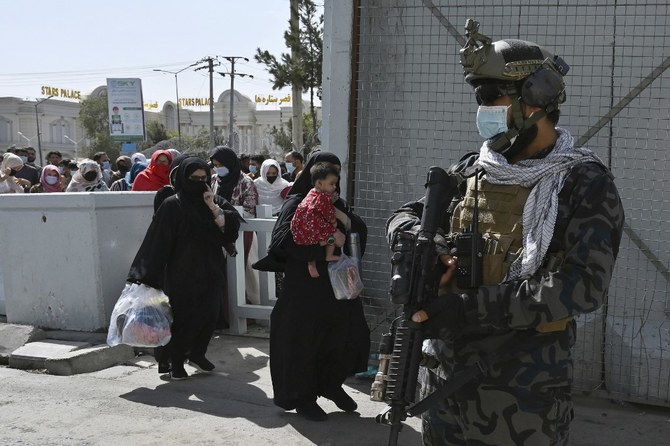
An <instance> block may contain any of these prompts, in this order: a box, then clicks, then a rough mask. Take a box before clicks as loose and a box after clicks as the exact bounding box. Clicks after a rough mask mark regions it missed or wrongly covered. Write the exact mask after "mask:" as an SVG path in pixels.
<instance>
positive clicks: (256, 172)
mask: <svg viewBox="0 0 670 446" xmlns="http://www.w3.org/2000/svg"><path fill="white" fill-rule="evenodd" d="M264 161H265V156H263V155H258V154H256V155H251V156H250V157H249V173H248V174H247V175H249V177H250V178H251V179H252V180H256V179H257V178H259V177H260V175H261V166H262V165H263V162H264Z"/></svg>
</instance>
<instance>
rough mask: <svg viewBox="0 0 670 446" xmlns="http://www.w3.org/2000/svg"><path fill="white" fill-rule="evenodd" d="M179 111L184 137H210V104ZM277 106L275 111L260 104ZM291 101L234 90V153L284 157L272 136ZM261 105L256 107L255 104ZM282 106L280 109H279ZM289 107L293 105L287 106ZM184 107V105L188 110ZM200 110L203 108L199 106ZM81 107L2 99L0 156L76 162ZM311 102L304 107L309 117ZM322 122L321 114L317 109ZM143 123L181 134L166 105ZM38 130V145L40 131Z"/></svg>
mask: <svg viewBox="0 0 670 446" xmlns="http://www.w3.org/2000/svg"><path fill="white" fill-rule="evenodd" d="M106 90H107V87H106V86H101V87H98V88H96V89H95V90H93V91H92V92H91V93H90V95H89V96H93V97H97V96H100V95H103V94H106ZM230 94H231V93H230V90H226V91H224V92H223V93H221V94H220V95H219V96H218V97H217V98H215V101H214V130H215V132H216V133H217V134H220V135H224V136H226V137H227V135H228V134H229V129H228V127H229V122H230ZM180 102H181V103H182V106H180V109H179V118H180V121H181V133H182V136H184V135H190V136H195V135H198V134H199V133H200V132H201V131H202V130H205V131H206V132H209V123H210V119H209V104H208V103H207V104H203V105H204V106H203V107H195V108H194V107H191V108H189V105H190V104H191V103H192V102H193V101H192V100H188V99H182V100H180ZM267 103H270V104H272V103H276V104H277V105H275V106H274V107H272V108H270V107H263V106H262V104H267ZM290 103H291V102H290V100H288V101H286V100H285V99H282V100H279V101H278V100H277V98H272V97H269V98H268V97H258V96H257V97H255V98H254V99H253V100H252V99H251V98H249V97H247V96H245V95H243V94H241V93H240V92H238V91H234V97H233V104H234V105H233V113H234V128H233V131H234V134H235V135H236V136H235V142H234V148H235V149H236V150H237V151H238V152H239V153H249V154H251V153H268V154H270V155H271V156H273V157H277V158H279V157H281V155H282V149H281V148H280V147H278V146H277V145H276V144H275V143H274V139H273V137H272V136H271V134H270V132H271V131H272V128H273V127H277V128H281V127H282V126H284V127H285V126H286V125H288V122H289V121H290V120H291V106H290ZM257 104H258V105H257ZM279 104H281V105H279ZM283 104H289V105H283ZM184 105H186V106H184ZM198 105H199V104H198ZM79 108H80V106H79V102H74V101H72V100H63V99H59V98H58V97H53V98H50V99H47V100H43V99H38V100H37V101H34V100H27V99H26V100H24V99H20V98H14V97H2V98H0V149H1V150H2V152H4V150H6V148H7V147H9V146H11V145H16V146H19V147H21V146H23V147H26V146H29V145H30V146H32V147H34V148H35V149H38V146H39V145H41V147H42V156H43V157H46V154H47V153H48V152H49V151H51V150H58V151H60V152H61V153H62V154H63V156H64V157H70V158H72V157H75V155H78V153H75V152H79V151H80V150H81V149H82V148H84V147H85V146H86V145H87V140H86V138H85V134H84V129H83V128H82V126H81V123H80V122H79ZM308 110H309V103H307V102H305V103H304V111H305V112H308ZM317 116H318V117H319V118H320V116H321V109H320V107H319V108H318V110H317ZM144 117H145V124H146V123H148V122H150V121H160V122H161V123H163V124H164V125H165V127H166V128H167V129H168V130H172V131H175V132H176V131H177V105H176V103H175V102H172V101H168V102H165V103H164V104H163V106H162V107H159V106H158V104H145V110H144ZM38 125H39V130H40V144H38V137H37V133H38V132H37V129H38Z"/></svg>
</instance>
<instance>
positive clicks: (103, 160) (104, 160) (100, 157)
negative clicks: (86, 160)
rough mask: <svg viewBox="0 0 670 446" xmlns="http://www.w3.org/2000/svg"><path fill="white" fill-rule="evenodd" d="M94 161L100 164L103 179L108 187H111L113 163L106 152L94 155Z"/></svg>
mask: <svg viewBox="0 0 670 446" xmlns="http://www.w3.org/2000/svg"><path fill="white" fill-rule="evenodd" d="M93 161H95V162H96V163H98V165H99V166H100V171H101V172H102V179H103V181H104V182H105V184H106V185H107V186H109V185H110V179H111V175H112V163H111V162H110V161H109V156H108V155H107V153H105V152H98V153H96V154H95V155H93Z"/></svg>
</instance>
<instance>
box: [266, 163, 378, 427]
mask: <svg viewBox="0 0 670 446" xmlns="http://www.w3.org/2000/svg"><path fill="white" fill-rule="evenodd" d="M317 162H329V163H332V164H335V165H336V166H338V167H340V166H341V163H340V160H339V159H338V158H337V156H335V155H334V154H332V153H327V152H317V153H315V154H314V155H313V156H312V157H311V158H310V159H309V161H308V162H307V164H306V166H305V169H304V173H303V174H302V175H300V177H299V178H298V179H297V180H296V182H295V183H294V185H293V187H292V188H291V191H290V192H289V196H288V198H287V200H286V202H285V203H284V205H283V207H282V210H281V212H280V214H279V218H278V220H277V223H276V224H275V227H274V230H273V232H272V239H273V241H272V244H271V253H272V254H273V256H274V257H275V258H279V259H281V260H282V261H283V262H284V271H285V276H284V283H283V288H282V291H281V295H280V297H279V299H278V300H277V303H276V304H275V307H274V309H273V311H272V316H271V323H270V371H271V375H272V386H273V389H274V403H275V404H276V405H278V406H280V407H282V408H284V409H286V410H292V409H296V410H297V412H298V414H300V415H302V416H303V417H305V418H307V419H309V420H313V421H322V420H325V419H326V418H327V414H326V413H325V412H324V411H323V409H321V407H320V406H319V405H318V404H317V402H316V400H317V398H318V397H319V396H323V397H325V398H328V399H330V400H332V401H334V402H335V404H336V405H337V406H338V407H339V408H340V409H342V410H344V411H347V412H352V411H354V410H356V408H357V406H356V403H355V402H354V400H353V399H351V397H350V396H349V395H347V394H346V392H345V391H344V389H343V388H342V384H343V383H344V381H345V379H346V378H347V376H349V375H351V374H353V373H355V372H359V371H364V370H367V360H368V353H369V350H370V332H369V329H368V326H367V323H366V321H365V316H364V314H363V306H362V303H361V300H360V299H354V300H337V299H336V298H335V294H334V292H333V288H332V286H331V284H330V279H329V277H328V264H327V262H326V261H325V260H324V258H325V250H324V249H323V246H320V245H318V244H316V245H311V246H301V245H296V244H295V243H294V241H293V236H292V235H291V231H290V223H291V219H292V218H293V214H294V213H295V210H296V208H297V207H298V204H300V202H301V201H302V199H303V198H304V197H305V195H307V192H309V190H310V189H311V188H312V182H311V178H310V175H309V170H310V169H311V167H312V166H313V165H314V164H316V163H317ZM338 191H339V188H338ZM334 204H335V208H336V217H337V219H338V227H339V230H340V233H339V234H338V235H336V246H339V247H342V246H343V244H344V233H346V232H348V231H351V232H357V233H359V236H360V240H361V251H363V250H364V249H365V240H366V236H367V227H366V226H365V223H364V222H363V220H362V219H361V218H360V217H358V216H357V215H356V214H354V213H353V212H352V211H351V209H349V207H348V206H347V204H346V203H345V202H344V200H342V199H338V200H337V201H336V202H335V203H334ZM345 252H346V248H345ZM313 259H316V264H317V269H318V271H319V274H320V276H319V277H318V278H312V277H310V275H309V273H308V269H307V262H308V261H310V260H313Z"/></svg>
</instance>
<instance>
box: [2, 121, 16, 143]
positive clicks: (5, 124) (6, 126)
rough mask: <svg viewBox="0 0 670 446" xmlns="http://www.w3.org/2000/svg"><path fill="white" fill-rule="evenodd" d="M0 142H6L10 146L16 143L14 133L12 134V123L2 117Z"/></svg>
mask: <svg viewBox="0 0 670 446" xmlns="http://www.w3.org/2000/svg"><path fill="white" fill-rule="evenodd" d="M0 141H3V142H6V143H7V144H5V145H8V144H9V143H10V142H11V141H14V132H12V121H10V120H9V119H7V118H5V117H4V116H2V115H0Z"/></svg>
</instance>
